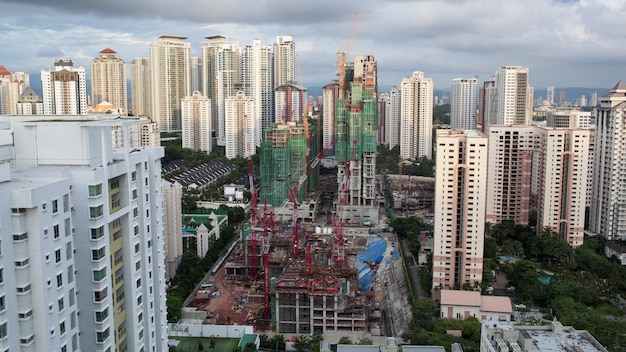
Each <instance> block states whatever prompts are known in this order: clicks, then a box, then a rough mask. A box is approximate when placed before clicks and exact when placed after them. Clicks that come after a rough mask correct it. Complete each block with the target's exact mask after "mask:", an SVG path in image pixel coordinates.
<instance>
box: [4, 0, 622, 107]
mask: <svg viewBox="0 0 626 352" xmlns="http://www.w3.org/2000/svg"><path fill="white" fill-rule="evenodd" d="M0 6H1V9H2V10H1V11H0V48H1V49H0V65H3V66H5V67H6V68H7V69H8V70H9V71H12V72H15V71H21V72H27V73H30V75H31V77H30V79H31V82H33V81H39V80H40V79H39V72H40V71H41V70H42V69H44V70H50V69H53V67H54V60H55V59H59V58H66V59H71V60H72V61H73V62H74V66H83V67H85V68H86V69H89V65H90V62H91V60H92V59H93V58H96V57H98V56H99V52H100V51H101V50H103V49H105V48H111V49H113V50H115V51H117V56H118V57H120V58H122V59H124V61H125V62H126V63H130V61H131V60H132V59H133V58H138V57H145V58H147V57H148V56H149V43H151V42H154V41H156V40H157V38H158V37H159V36H161V35H175V36H185V37H188V39H187V41H188V42H190V43H191V48H192V49H191V51H192V56H201V54H200V48H201V43H202V42H203V41H204V40H205V39H204V37H207V36H213V35H223V36H227V37H229V39H231V40H234V41H238V42H239V43H240V45H241V46H242V47H243V46H245V45H251V44H252V41H253V40H254V39H260V40H261V41H262V43H263V44H266V45H271V44H273V43H274V41H275V38H276V37H277V36H282V35H293V36H294V41H295V43H296V52H297V53H298V57H299V61H300V70H297V73H296V77H297V78H298V80H301V83H302V84H303V85H304V86H307V87H321V86H323V85H324V84H326V83H329V82H330V81H331V80H333V79H335V78H336V68H335V63H336V52H337V51H338V50H339V49H349V50H347V51H348V61H352V60H353V59H354V56H355V55H358V54H371V55H374V57H375V58H376V59H377V61H378V76H379V86H380V87H390V86H394V85H399V84H400V82H401V80H402V78H404V77H410V76H411V73H412V72H413V71H422V72H424V75H425V76H426V77H431V78H432V79H433V81H434V86H435V89H449V88H450V84H451V81H452V79H454V78H472V77H478V81H479V84H482V82H483V81H485V80H488V79H489V78H490V77H491V76H492V75H493V74H494V73H495V72H496V70H497V69H498V68H500V67H501V66H505V65H516V66H523V67H528V68H530V83H531V85H532V86H533V87H535V91H536V92H540V91H544V92H545V89H546V87H547V86H555V87H560V88H566V87H588V88H611V87H613V86H614V85H615V84H616V83H617V82H618V81H619V80H621V79H624V80H626V31H624V30H623V25H624V18H626V1H624V0H601V1H600V0H372V1H370V2H368V1H366V0H315V1H306V0H170V1H165V0H107V1H104V0H54V1H50V0H0ZM351 33H353V35H352V36H351ZM348 44H349V45H348ZM31 85H33V86H35V85H36V83H31ZM543 95H544V96H545V94H543Z"/></svg>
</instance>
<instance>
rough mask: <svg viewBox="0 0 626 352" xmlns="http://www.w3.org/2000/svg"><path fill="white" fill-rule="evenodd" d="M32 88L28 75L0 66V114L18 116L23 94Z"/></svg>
mask: <svg viewBox="0 0 626 352" xmlns="http://www.w3.org/2000/svg"><path fill="white" fill-rule="evenodd" d="M28 87H30V79H29V75H28V73H24V72H10V71H9V70H7V69H6V68H5V67H4V66H1V65H0V114H4V115H17V114H18V106H17V105H18V104H19V103H20V100H21V96H22V93H24V91H25V89H26V88H28Z"/></svg>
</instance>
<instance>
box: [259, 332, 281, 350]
mask: <svg viewBox="0 0 626 352" xmlns="http://www.w3.org/2000/svg"><path fill="white" fill-rule="evenodd" d="M259 339H260V340H261V344H260V347H261V348H266V349H270V350H272V351H284V350H285V336H283V335H280V334H276V335H274V336H272V338H269V337H268V336H267V335H265V334H263V335H261V336H259Z"/></svg>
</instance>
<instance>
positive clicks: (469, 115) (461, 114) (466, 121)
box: [450, 78, 478, 130]
mask: <svg viewBox="0 0 626 352" xmlns="http://www.w3.org/2000/svg"><path fill="white" fill-rule="evenodd" d="M477 88H478V80H477V79H476V78H468V79H464V78H455V79H453V80H452V90H451V92H450V127H451V128H452V129H453V130H474V129H476V108H477V104H478V94H477V93H478V91H477Z"/></svg>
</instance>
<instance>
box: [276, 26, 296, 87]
mask: <svg viewBox="0 0 626 352" xmlns="http://www.w3.org/2000/svg"><path fill="white" fill-rule="evenodd" d="M288 82H293V83H295V82H296V44H295V42H294V41H293V36H291V35H283V36H278V37H276V42H275V43H274V89H276V88H278V87H280V86H282V85H284V84H286V83H288ZM298 83H300V84H302V82H298Z"/></svg>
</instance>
